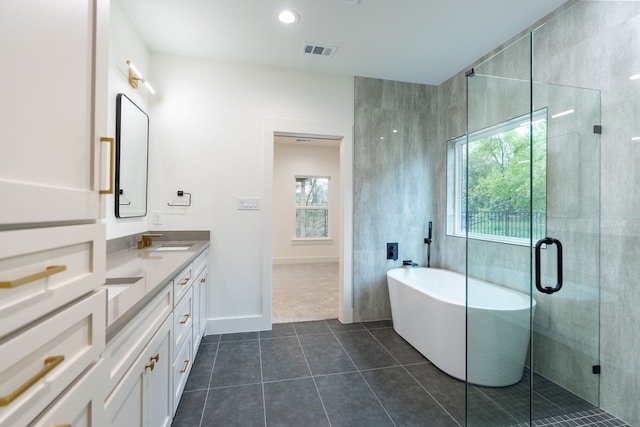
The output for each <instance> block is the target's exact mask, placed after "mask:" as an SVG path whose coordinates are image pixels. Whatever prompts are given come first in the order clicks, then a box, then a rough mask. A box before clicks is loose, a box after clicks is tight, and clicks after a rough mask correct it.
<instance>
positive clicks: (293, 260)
mask: <svg viewBox="0 0 640 427" xmlns="http://www.w3.org/2000/svg"><path fill="white" fill-rule="evenodd" d="M327 262H340V257H337V256H314V257H290V258H273V264H278V265H280V264H321V263H327Z"/></svg>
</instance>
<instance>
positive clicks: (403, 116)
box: [353, 77, 440, 321]
mask: <svg viewBox="0 0 640 427" xmlns="http://www.w3.org/2000/svg"><path fill="white" fill-rule="evenodd" d="M436 118H437V88H436V87H435V86H425V85H419V84H410V83H400V82H392V81H386V80H377V79H369V78H362V77H356V80H355V139H354V218H353V228H354V255H353V259H354V265H353V288H354V289H353V292H354V320H355V321H367V320H379V319H388V318H390V317H391V310H390V306H389V295H388V291H387V282H386V272H387V270H389V269H390V268H393V267H399V266H401V265H402V260H403V259H411V260H413V261H414V262H416V263H419V264H421V265H422V264H426V261H427V260H426V249H425V245H424V238H425V237H426V236H427V234H426V233H427V224H428V221H429V220H433V221H434V226H435V227H438V226H440V224H438V223H437V221H436V219H435V209H436V201H435V200H433V198H432V197H431V195H432V194H433V192H434V189H433V186H432V183H433V182H434V177H435V175H436V174H437V173H440V171H439V170H438V168H439V167H440V165H439V162H437V161H436V162H433V161H430V160H429V157H430V152H429V146H428V142H429V141H435V140H436V132H437V126H436ZM394 129H395V130H397V132H395V133H394V132H393V130H394ZM387 242H397V243H398V248H399V258H398V260H397V261H391V260H387V259H386V243H387ZM432 252H433V251H432Z"/></svg>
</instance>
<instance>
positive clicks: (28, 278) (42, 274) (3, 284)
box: [0, 265, 67, 289]
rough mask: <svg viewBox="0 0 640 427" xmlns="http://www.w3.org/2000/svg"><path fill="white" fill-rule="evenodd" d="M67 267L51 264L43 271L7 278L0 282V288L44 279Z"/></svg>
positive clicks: (13, 286)
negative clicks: (17, 277)
mask: <svg viewBox="0 0 640 427" xmlns="http://www.w3.org/2000/svg"><path fill="white" fill-rule="evenodd" d="M66 269H67V266H66V265H51V266H49V267H47V268H46V269H45V270H44V271H41V272H39V273H36V274H31V275H29V276H24V277H21V278H19V279H16V280H7V281H5V282H0V288H3V289H7V288H15V287H17V286H20V285H26V284H27V283H30V282H35V281H36V280H39V279H44V278H45V277H49V276H53V275H54V274H57V273H62V272H63V271H65V270H66Z"/></svg>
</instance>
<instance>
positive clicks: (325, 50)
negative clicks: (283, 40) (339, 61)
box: [304, 43, 336, 57]
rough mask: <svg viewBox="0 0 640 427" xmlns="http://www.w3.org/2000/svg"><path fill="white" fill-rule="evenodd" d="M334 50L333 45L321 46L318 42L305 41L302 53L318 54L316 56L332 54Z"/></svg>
mask: <svg viewBox="0 0 640 427" xmlns="http://www.w3.org/2000/svg"><path fill="white" fill-rule="evenodd" d="M335 51H336V47H335V46H322V45H319V44H311V43H305V45H304V53H308V54H309V55H318V56H329V57H331V56H333V54H334V52H335Z"/></svg>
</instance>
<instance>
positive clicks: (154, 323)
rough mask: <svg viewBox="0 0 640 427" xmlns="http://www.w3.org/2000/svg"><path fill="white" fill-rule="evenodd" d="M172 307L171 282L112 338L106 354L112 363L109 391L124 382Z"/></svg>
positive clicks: (109, 370) (109, 367) (109, 366)
mask: <svg viewBox="0 0 640 427" xmlns="http://www.w3.org/2000/svg"><path fill="white" fill-rule="evenodd" d="M172 309H173V287H172V286H171V285H169V286H166V287H165V288H164V289H163V290H162V291H161V292H160V293H159V294H158V295H157V296H156V297H155V298H154V299H153V300H151V302H149V304H147V305H146V306H145V307H144V308H143V309H142V310H140V312H139V313H138V314H137V315H136V316H135V317H134V318H133V319H131V320H130V321H129V323H128V324H127V326H125V327H124V328H123V329H122V330H121V331H119V332H118V333H117V334H116V335H115V336H114V337H113V338H111V339H110V340H109V342H108V343H107V347H106V349H105V352H104V354H103V357H104V359H105V362H106V364H107V366H108V380H107V385H106V388H107V390H108V391H111V390H113V388H114V387H115V386H116V384H118V382H120V380H121V379H122V377H123V376H124V375H125V373H126V372H127V371H128V370H129V368H130V367H131V365H132V364H133V362H134V361H135V360H136V358H137V357H138V355H139V354H140V352H141V351H142V350H143V349H144V347H145V346H146V345H147V344H148V340H149V338H150V337H152V336H153V334H154V333H155V332H156V331H157V330H158V329H159V328H160V326H161V325H162V323H163V322H164V321H165V319H167V317H168V316H169V315H170V314H171V310H172Z"/></svg>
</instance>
